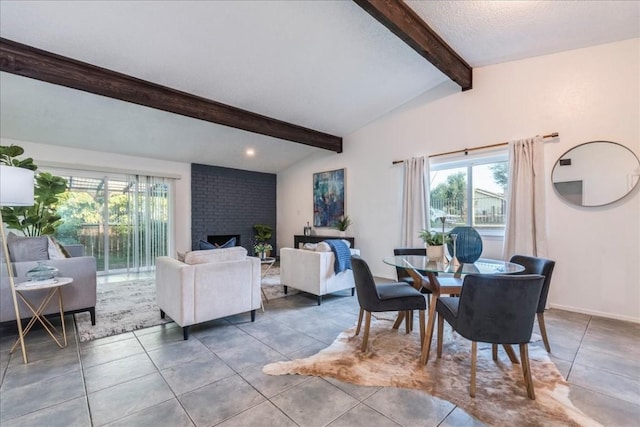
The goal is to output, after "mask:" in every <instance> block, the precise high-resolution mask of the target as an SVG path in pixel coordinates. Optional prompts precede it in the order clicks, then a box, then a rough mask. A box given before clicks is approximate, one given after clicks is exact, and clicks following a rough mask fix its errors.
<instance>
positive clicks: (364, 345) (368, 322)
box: [361, 311, 371, 351]
mask: <svg viewBox="0 0 640 427" xmlns="http://www.w3.org/2000/svg"><path fill="white" fill-rule="evenodd" d="M370 326H371V312H370V311H367V315H366V317H365V320H364V335H363V337H362V348H361V350H362V351H367V343H368V341H369V327H370Z"/></svg>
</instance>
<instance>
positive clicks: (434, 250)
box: [427, 245, 444, 261]
mask: <svg viewBox="0 0 640 427" xmlns="http://www.w3.org/2000/svg"><path fill="white" fill-rule="evenodd" d="M443 256H444V245H438V246H433V245H432V246H429V245H427V258H429V261H440V260H442V257H443Z"/></svg>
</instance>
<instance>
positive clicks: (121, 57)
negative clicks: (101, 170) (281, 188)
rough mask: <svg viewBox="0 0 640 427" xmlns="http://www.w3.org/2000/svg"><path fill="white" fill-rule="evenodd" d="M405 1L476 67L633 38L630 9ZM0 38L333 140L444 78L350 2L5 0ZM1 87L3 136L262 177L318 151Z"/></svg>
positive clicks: (634, 8) (97, 102)
mask: <svg viewBox="0 0 640 427" xmlns="http://www.w3.org/2000/svg"><path fill="white" fill-rule="evenodd" d="M408 4H409V5H410V6H411V7H412V8H413V9H414V10H416V12H417V13H418V14H419V15H421V16H422V18H423V19H424V20H425V21H427V23H428V24H429V25H430V26H431V27H432V28H433V29H434V30H435V31H436V32H438V33H439V34H440V35H441V36H442V38H444V39H445V41H447V42H448V43H449V44H450V45H451V46H452V47H453V48H454V49H455V50H456V51H457V52H458V53H459V54H460V55H461V56H462V57H463V58H464V59H465V60H466V61H467V62H469V63H470V64H471V65H472V66H482V65H487V64H494V63H499V62H503V61H508V60H513V59H520V58H524V57H529V56H535V55H542V54H546V53H551V52H557V51H561V50H566V49H573V48H579V47H585V46H590V45H595V44H600V43H606V42H610V41H615V40H622V39H627V38H632V37H638V35H639V29H638V27H639V25H640V24H639V22H640V9H639V7H640V3H639V2H635V1H634V2H574V1H564V2H541V1H535V2H514V1H511V2H472V1H466V2H457V1H453V2H450V1H439V2H431V1H429V2H412V1H410V2H408ZM0 35H1V36H2V37H4V38H7V39H10V40H14V41H17V42H20V43H24V44H28V45H32V46H35V47H38V48H41V49H44V50H48V51H51V52H54V53H58V54H61V55H64V56H68V57H71V58H74V59H78V60H81V61H85V62H89V63H92V64H95V65H98V66H102V67H105V68H109V69H112V70H115V71H119V72H123V73H126V74H129V75H132V76H135V77H138V78H141V79H144V80H149V81H152V82H155V83H159V84H162V85H165V86H169V87H172V88H175V89H179V90H182V91H186V92H190V93H193V94H196V95H200V96H203V97H205V98H210V99H214V100H217V101H220V102H223V103H226V104H229V105H233V106H236V107H239V108H243V109H246V110H250V111H253V112H256V113H259V114H263V115H267V116H270V117H273V118H277V119H280V120H284V121H288V122H291V123H295V124H298V125H301V126H305V127H309V128H312V129H315V130H319V131H323V132H328V133H332V134H335V135H339V136H345V135H348V134H349V133H351V132H353V131H355V130H357V129H359V128H360V127H362V126H364V125H366V124H367V123H369V122H371V121H373V120H375V119H377V118H379V117H380V116H382V115H384V114H385V113H387V112H389V111H391V110H393V109H394V108H396V107H398V106H400V105H402V104H404V103H405V102H407V101H409V100H411V99H413V98H414V97H417V96H418V95H420V94H421V93H423V92H425V91H427V90H429V89H430V88H432V87H434V86H436V85H438V84H440V83H441V82H443V81H444V80H445V79H446V77H445V76H444V75H443V74H442V73H440V72H439V71H437V70H436V69H435V68H434V67H433V66H431V65H430V64H429V63H428V62H426V61H425V60H424V59H423V58H422V57H421V56H419V55H418V54H417V53H415V52H414V51H413V50H412V49H410V48H409V47H408V46H406V45H405V44H404V43H403V42H402V41H400V40H399V39H398V38H397V37H395V36H394V35H393V34H391V33H390V32H389V31H388V30H387V29H386V28H384V27H383V26H382V25H381V24H379V23H378V22H377V21H375V20H374V19H373V18H372V17H371V16H370V15H368V14H367V13H366V12H364V11H363V10H362V9H361V8H360V7H358V6H357V5H356V4H355V3H353V2H350V1H315V2H311V1H264V2H263V1H194V2H187V1H181V2H175V1H144V2H133V1H129V2H127V1H124V2H108V1H107V2H101V1H91V2H77V1H72V2H57V1H42V2H36V1H29V2H21V1H20V2H17V1H7V0H2V1H0ZM1 78H2V80H1V81H0V84H1V86H0V88H1V90H0V96H1V98H0V114H1V115H0V123H1V126H0V131H1V132H2V136H3V137H7V138H12V139H18V140H28V141H35V142H42V143H50V144H60V145H67V146H73V147H80V148H87V149H93V150H99V151H112V152H119V153H123V154H131V155H137V156H145V157H152V158H159V159H167V160H178V161H184V162H198V163H206V164H214V165H219V166H226V167H234V168H240V169H249V170H258V171H263V172H277V171H279V170H282V169H284V168H286V167H288V166H289V165H291V164H292V163H294V162H296V161H299V160H300V159H302V158H304V157H306V156H308V155H310V154H312V153H314V152H317V151H318V150H319V149H316V148H311V147H307V146H303V145H300V144H296V143H291V142H287V141H282V140H279V139H275V138H270V137H265V136H261V135H256V134H252V133H248V132H244V131H240V130H236V129H231V128H226V127H223V126H219V125H215V124H212V123H206V122H202V121H199V120H195V119H190V118H186V117H181V116H177V115H175V114H170V113H165V112H160V111H156V110H152V109H150V108H146V107H141V106H137V105H133V104H127V103H124V102H122V101H115V100H111V99H107V98H104V97H100V96H97V95H91V94H86V93H83V92H80V91H76V90H72V89H67V88H63V87H59V86H54V85H50V84H46V83H41V82H35V81H33V80H29V79H26V78H23V77H18V76H13V75H9V74H6V73H2V76H1ZM176 147H179V149H177V148H176ZM246 148H254V149H255V150H256V152H257V154H256V156H255V157H254V158H251V159H249V158H246V157H245V155H244V151H245V149H246Z"/></svg>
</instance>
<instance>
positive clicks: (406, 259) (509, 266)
mask: <svg viewBox="0 0 640 427" xmlns="http://www.w3.org/2000/svg"><path fill="white" fill-rule="evenodd" d="M382 262H384V263H385V264H389V265H393V266H394V267H401V268H411V267H413V268H415V269H416V270H418V271H419V272H421V273H425V272H431V273H459V274H473V273H475V274H509V273H519V272H521V271H524V267H523V266H522V265H520V264H515V263H513V262H508V261H502V260H498V259H489V258H480V259H479V260H477V261H476V262H474V263H465V264H462V265H461V269H460V268H458V269H456V268H455V267H454V266H453V265H451V263H447V264H443V263H442V262H440V261H438V262H436V261H429V258H427V257H426V256H424V255H396V256H390V257H386V258H384V259H383V260H382Z"/></svg>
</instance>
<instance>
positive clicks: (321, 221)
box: [313, 169, 344, 227]
mask: <svg viewBox="0 0 640 427" xmlns="http://www.w3.org/2000/svg"><path fill="white" fill-rule="evenodd" d="M343 215H344V169H337V170H333V171H328V172H319V173H314V174H313V226H314V227H335V226H336V224H337V222H338V220H340V218H341V217H342V216H343Z"/></svg>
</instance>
